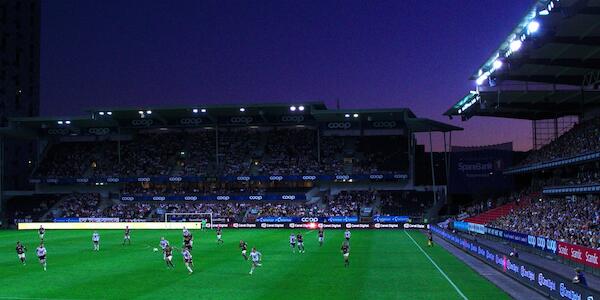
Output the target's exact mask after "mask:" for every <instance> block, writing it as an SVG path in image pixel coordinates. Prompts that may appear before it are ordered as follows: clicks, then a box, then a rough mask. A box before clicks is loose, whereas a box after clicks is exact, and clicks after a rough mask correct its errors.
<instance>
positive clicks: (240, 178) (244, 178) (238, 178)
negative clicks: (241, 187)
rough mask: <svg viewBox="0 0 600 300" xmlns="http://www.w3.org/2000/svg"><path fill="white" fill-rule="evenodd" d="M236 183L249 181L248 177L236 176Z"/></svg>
mask: <svg viewBox="0 0 600 300" xmlns="http://www.w3.org/2000/svg"><path fill="white" fill-rule="evenodd" d="M236 179H237V181H250V176H238V177H237V178H236Z"/></svg>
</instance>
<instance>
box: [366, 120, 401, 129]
mask: <svg viewBox="0 0 600 300" xmlns="http://www.w3.org/2000/svg"><path fill="white" fill-rule="evenodd" d="M372 124H373V127H375V128H394V127H396V125H397V124H396V121H377V122H373V123H372Z"/></svg>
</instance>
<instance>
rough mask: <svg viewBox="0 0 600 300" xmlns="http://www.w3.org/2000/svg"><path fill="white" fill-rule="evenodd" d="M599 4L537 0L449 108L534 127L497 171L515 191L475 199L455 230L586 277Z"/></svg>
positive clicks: (593, 267)
mask: <svg viewBox="0 0 600 300" xmlns="http://www.w3.org/2000/svg"><path fill="white" fill-rule="evenodd" d="M599 8H600V6H598V3H596V2H594V1H560V2H559V1H537V2H536V4H535V5H534V6H533V7H532V9H531V10H530V11H529V12H528V13H527V15H526V17H525V18H524V19H523V20H522V21H521V22H520V23H519V24H518V26H517V27H516V28H515V29H514V31H513V32H511V34H510V35H509V36H508V38H507V39H506V40H505V41H504V42H503V43H502V44H501V45H500V47H499V48H498V49H496V50H495V51H494V52H493V54H492V56H491V57H490V59H488V60H487V61H486V62H485V63H484V64H483V65H482V66H481V67H480V68H479V69H478V70H477V71H476V72H475V74H474V75H473V76H472V77H471V79H472V80H474V81H475V84H476V86H477V88H476V90H474V91H470V92H469V93H468V94H467V95H466V96H465V97H464V98H462V99H460V100H459V101H458V102H456V104H454V105H453V106H452V107H451V108H450V109H448V110H447V111H446V113H445V115H447V116H449V117H450V118H452V117H460V118H461V119H462V120H463V121H467V120H469V119H470V118H472V117H500V118H512V119H522V120H530V121H531V123H532V134H531V136H532V140H531V144H532V146H533V147H532V148H533V149H532V150H531V151H529V152H528V153H526V155H525V156H524V158H523V159H521V160H517V161H515V162H514V163H513V164H512V165H510V166H507V168H505V169H504V170H503V171H502V172H503V174H504V175H505V176H511V177H512V179H513V182H515V184H516V186H515V187H514V189H513V190H512V193H507V194H506V195H504V196H503V197H497V200H498V201H496V200H492V199H489V200H485V199H481V200H479V201H480V202H475V203H472V204H471V206H470V207H467V208H463V210H462V212H463V213H462V214H461V215H460V219H461V221H456V222H454V223H453V224H452V225H451V226H454V228H455V229H457V230H458V231H459V232H461V231H462V232H466V233H470V234H475V235H477V236H478V238H483V239H484V240H485V243H487V244H488V245H492V246H494V247H497V248H502V246H500V244H499V243H507V244H509V245H510V247H511V248H512V247H516V248H519V249H522V251H524V252H528V253H535V254H537V255H539V256H537V255H534V256H533V257H531V258H530V259H531V261H532V262H534V263H537V264H538V265H540V266H542V265H545V264H548V263H549V261H548V260H547V259H545V258H542V257H548V258H550V259H551V260H555V261H561V262H562V263H563V264H559V265H557V266H555V268H556V270H564V269H565V268H564V265H572V266H577V267H578V268H581V269H584V270H586V271H587V272H589V273H592V274H600V264H599V261H598V260H597V257H598V255H599V254H600V202H599V199H600V198H599V196H600V181H599V178H600V177H599V174H600V168H599V164H598V162H599V160H600V152H599V151H600V139H599V136H600V135H599V134H600V123H599V120H600V102H599V101H600V91H599V90H598V86H599V85H600V68H599V65H598V61H599V60H600V56H598V53H599V52H598V49H599V44H598V39H599V38H600V31H599V29H600V18H598V11H599V10H598V9H599ZM451 197H452V196H451ZM490 198H491V197H490ZM563 274H564V276H568V273H567V271H564V272H563ZM592 280H593V281H594V282H595V283H598V282H600V281H598V279H597V278H595V277H593V276H592Z"/></svg>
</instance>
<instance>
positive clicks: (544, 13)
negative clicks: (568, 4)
mask: <svg viewBox="0 0 600 300" xmlns="http://www.w3.org/2000/svg"><path fill="white" fill-rule="evenodd" d="M549 14H550V12H549V11H548V10H546V9H544V10H540V12H539V13H538V15H540V16H547V15H549Z"/></svg>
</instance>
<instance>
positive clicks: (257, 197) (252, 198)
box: [248, 195, 263, 200]
mask: <svg viewBox="0 0 600 300" xmlns="http://www.w3.org/2000/svg"><path fill="white" fill-rule="evenodd" d="M248 199H250V200H262V199H263V197H262V196H261V195H258V196H249V197H248Z"/></svg>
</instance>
